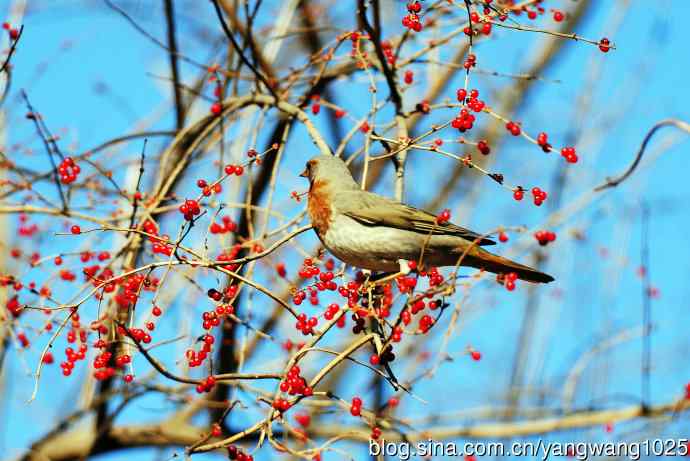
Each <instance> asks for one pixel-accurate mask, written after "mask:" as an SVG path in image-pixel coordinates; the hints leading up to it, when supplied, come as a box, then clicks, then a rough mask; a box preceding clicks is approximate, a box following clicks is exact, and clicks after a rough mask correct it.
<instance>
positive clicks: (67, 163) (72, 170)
mask: <svg viewBox="0 0 690 461" xmlns="http://www.w3.org/2000/svg"><path fill="white" fill-rule="evenodd" d="M80 172H81V168H80V167H79V165H77V164H76V163H75V162H74V159H73V158H72V157H65V158H64V160H63V161H62V162H61V163H60V166H58V173H59V174H60V181H61V182H62V183H63V184H71V183H73V182H74V181H76V179H77V176H78V175H79V173H80Z"/></svg>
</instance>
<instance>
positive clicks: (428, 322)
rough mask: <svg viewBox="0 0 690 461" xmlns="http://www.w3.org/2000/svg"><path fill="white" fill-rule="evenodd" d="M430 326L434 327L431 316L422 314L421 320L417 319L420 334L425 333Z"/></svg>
mask: <svg viewBox="0 0 690 461" xmlns="http://www.w3.org/2000/svg"><path fill="white" fill-rule="evenodd" d="M432 326H434V318H433V317H432V316H430V315H428V314H424V315H423V316H422V318H420V319H419V332H420V333H427V332H428V331H429V330H430V329H431V327H432Z"/></svg>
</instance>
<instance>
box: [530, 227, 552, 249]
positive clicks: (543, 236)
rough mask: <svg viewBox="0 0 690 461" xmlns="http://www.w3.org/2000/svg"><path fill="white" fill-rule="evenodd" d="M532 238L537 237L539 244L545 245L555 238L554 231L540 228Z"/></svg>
mask: <svg viewBox="0 0 690 461" xmlns="http://www.w3.org/2000/svg"><path fill="white" fill-rule="evenodd" d="M534 238H535V239H537V242H539V245H541V246H546V245H548V244H549V243H551V242H553V241H554V240H556V233H555V232H551V231H545V230H540V231H537V232H535V233H534Z"/></svg>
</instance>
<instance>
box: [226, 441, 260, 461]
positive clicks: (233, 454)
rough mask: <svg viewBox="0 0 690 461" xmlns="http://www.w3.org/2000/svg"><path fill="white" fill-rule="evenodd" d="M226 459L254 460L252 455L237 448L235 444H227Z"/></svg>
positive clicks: (234, 460) (232, 460) (237, 460)
mask: <svg viewBox="0 0 690 461" xmlns="http://www.w3.org/2000/svg"><path fill="white" fill-rule="evenodd" d="M228 459H230V460H231V461H254V457H253V456H252V455H250V454H247V453H245V452H243V451H242V450H241V449H239V448H237V446H236V445H230V446H228Z"/></svg>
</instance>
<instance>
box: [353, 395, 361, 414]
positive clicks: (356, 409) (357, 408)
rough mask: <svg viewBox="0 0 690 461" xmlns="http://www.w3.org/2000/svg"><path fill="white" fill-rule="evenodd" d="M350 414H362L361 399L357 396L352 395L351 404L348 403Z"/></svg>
mask: <svg viewBox="0 0 690 461" xmlns="http://www.w3.org/2000/svg"><path fill="white" fill-rule="evenodd" d="M350 414H351V415H352V416H360V415H361V414H362V399H361V398H359V397H352V404H351V405H350Z"/></svg>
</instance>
